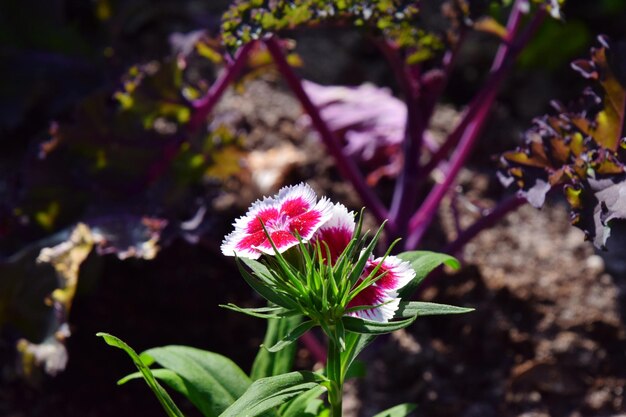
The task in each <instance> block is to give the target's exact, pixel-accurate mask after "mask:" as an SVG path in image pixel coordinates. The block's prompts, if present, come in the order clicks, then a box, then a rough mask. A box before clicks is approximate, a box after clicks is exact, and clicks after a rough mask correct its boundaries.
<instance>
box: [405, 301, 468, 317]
mask: <svg viewBox="0 0 626 417" xmlns="http://www.w3.org/2000/svg"><path fill="white" fill-rule="evenodd" d="M471 311H474V309H473V308H468V307H457V306H451V305H447V304H437V303H427V302H424V301H409V302H407V301H401V302H400V306H399V307H398V310H397V311H396V315H395V317H396V318H405V317H419V316H436V315H443V314H463V313H469V312H471Z"/></svg>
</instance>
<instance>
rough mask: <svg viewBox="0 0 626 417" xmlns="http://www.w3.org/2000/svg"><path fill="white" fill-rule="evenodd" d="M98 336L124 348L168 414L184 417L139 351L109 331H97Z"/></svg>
mask: <svg viewBox="0 0 626 417" xmlns="http://www.w3.org/2000/svg"><path fill="white" fill-rule="evenodd" d="M96 336H99V337H102V338H103V339H104V341H105V342H106V343H107V344H108V345H109V346H113V347H116V348H119V349H122V350H123V351H124V352H126V353H127V354H128V356H130V358H131V359H132V360H133V362H134V364H135V366H136V367H137V369H138V370H139V372H141V374H142V376H143V378H144V380H145V381H146V383H147V384H148V386H149V387H150V389H151V390H152V392H154V395H156V397H157V399H158V400H159V402H160V403H161V406H162V407H163V409H164V410H165V412H166V413H167V415H168V416H170V417H184V415H183V413H182V412H181V411H180V410H179V409H178V407H177V406H176V404H174V401H172V398H171V397H170V396H169V394H168V393H167V392H166V391H165V389H163V387H162V386H161V385H159V383H158V382H157V381H156V379H155V378H154V375H153V374H152V372H151V371H150V368H148V367H147V366H146V365H145V364H144V363H143V362H142V361H141V359H140V358H139V356H138V355H137V353H136V352H135V351H134V350H133V349H132V348H131V347H130V346H128V345H127V344H126V343H124V342H123V341H122V340H120V339H119V338H117V337H115V336H113V335H110V334H108V333H102V332H100V333H96Z"/></svg>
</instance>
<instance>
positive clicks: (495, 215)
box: [443, 196, 527, 255]
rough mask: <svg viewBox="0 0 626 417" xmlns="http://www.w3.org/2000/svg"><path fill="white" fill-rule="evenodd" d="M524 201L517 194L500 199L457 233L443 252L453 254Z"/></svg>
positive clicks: (524, 201) (524, 202)
mask: <svg viewBox="0 0 626 417" xmlns="http://www.w3.org/2000/svg"><path fill="white" fill-rule="evenodd" d="M526 202H527V201H526V199H525V198H523V197H518V196H513V197H509V198H507V199H505V200H503V201H501V202H500V203H498V205H497V206H496V207H494V208H493V209H491V210H490V211H489V213H487V214H486V215H484V216H483V217H481V218H480V219H479V220H476V222H474V224H472V225H471V226H470V227H468V228H467V229H465V230H463V231H462V232H461V233H459V235H458V236H457V238H456V239H454V240H453V241H452V242H450V243H449V244H448V245H447V246H446V247H445V248H444V250H443V251H444V252H445V253H449V254H450V255H454V254H455V253H456V252H458V251H459V250H460V249H461V248H463V246H465V245H466V244H467V242H469V241H470V240H472V239H473V238H474V237H475V236H476V235H477V234H478V233H480V232H481V231H483V230H484V229H488V228H490V227H492V226H494V225H495V224H496V223H497V222H498V221H500V220H501V219H502V218H503V217H504V216H506V215H507V214H508V213H510V212H511V211H515V210H517V208H519V207H520V206H522V205H524V204H526Z"/></svg>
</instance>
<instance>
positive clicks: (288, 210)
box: [276, 183, 317, 217]
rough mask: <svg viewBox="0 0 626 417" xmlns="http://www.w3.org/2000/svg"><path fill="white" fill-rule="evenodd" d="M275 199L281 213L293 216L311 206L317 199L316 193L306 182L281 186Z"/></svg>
mask: <svg viewBox="0 0 626 417" xmlns="http://www.w3.org/2000/svg"><path fill="white" fill-rule="evenodd" d="M276 201H277V202H278V207H280V211H281V212H282V213H283V214H286V215H288V216H290V217H295V216H297V215H299V214H302V213H304V211H306V210H310V209H311V208H313V206H315V202H316V201H317V195H316V194H315V191H313V189H312V188H311V187H310V186H309V185H308V184H305V183H300V184H298V185H291V186H287V187H283V188H281V189H280V190H279V191H278V195H277V196H276Z"/></svg>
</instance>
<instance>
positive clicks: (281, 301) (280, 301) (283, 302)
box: [237, 258, 298, 310]
mask: <svg viewBox="0 0 626 417" xmlns="http://www.w3.org/2000/svg"><path fill="white" fill-rule="evenodd" d="M242 262H243V263H244V264H246V265H247V266H248V267H249V268H250V269H252V271H254V272H255V274H256V275H257V277H254V276H252V274H250V273H249V272H248V271H246V269H245V268H244V267H243V266H242V265H241V263H242ZM237 267H238V268H239V272H240V273H241V276H242V277H243V279H244V280H246V282H247V283H248V285H250V286H251V287H252V289H253V290H255V291H256V292H257V293H259V294H260V295H261V296H262V297H263V298H265V299H266V300H267V301H269V302H271V303H274V304H277V305H279V306H281V307H284V308H286V309H288V310H297V309H298V305H297V303H296V302H295V301H293V300H292V299H291V298H289V297H287V296H286V295H284V294H280V293H278V292H276V291H274V289H272V288H270V287H269V286H268V285H267V282H266V281H261V279H262V277H264V276H263V275H260V274H259V273H258V272H256V271H257V270H259V269H260V267H263V268H265V266H264V265H263V264H261V263H260V262H257V261H254V260H252V259H246V258H237ZM261 270H262V269H261ZM265 270H267V268H265Z"/></svg>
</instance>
